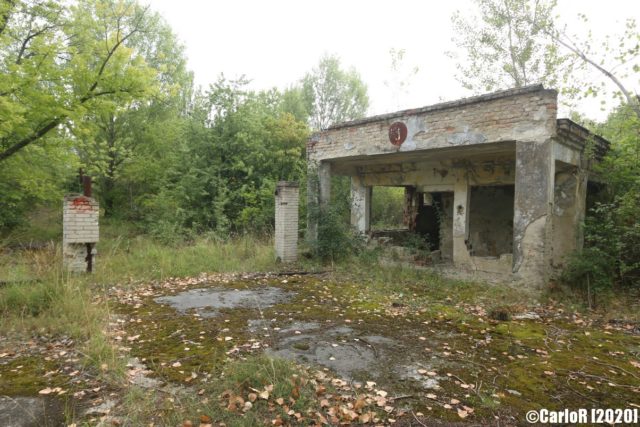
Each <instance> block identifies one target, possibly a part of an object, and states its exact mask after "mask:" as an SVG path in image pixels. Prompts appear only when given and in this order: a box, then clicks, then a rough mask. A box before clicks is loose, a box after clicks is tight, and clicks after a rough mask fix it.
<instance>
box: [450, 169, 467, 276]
mask: <svg viewBox="0 0 640 427" xmlns="http://www.w3.org/2000/svg"><path fill="white" fill-rule="evenodd" d="M470 197H471V190H470V188H469V181H468V177H467V174H466V172H465V171H462V170H458V171H456V182H455V183H454V185H453V262H454V263H455V264H458V265H467V266H468V265H470V264H471V257H470V255H469V251H468V250H467V240H468V238H469V200H470Z"/></svg>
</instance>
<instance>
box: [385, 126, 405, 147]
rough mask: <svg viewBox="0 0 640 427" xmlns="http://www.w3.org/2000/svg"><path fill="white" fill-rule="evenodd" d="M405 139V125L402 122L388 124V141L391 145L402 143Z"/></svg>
mask: <svg viewBox="0 0 640 427" xmlns="http://www.w3.org/2000/svg"><path fill="white" fill-rule="evenodd" d="M405 139H407V125H405V124H404V123H402V122H395V123H392V124H391V126H389V141H391V143H392V144H393V145H402V143H403V142H404V140H405Z"/></svg>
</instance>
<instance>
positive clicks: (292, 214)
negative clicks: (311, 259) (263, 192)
mask: <svg viewBox="0 0 640 427" xmlns="http://www.w3.org/2000/svg"><path fill="white" fill-rule="evenodd" d="M298 205H299V188H298V183H295V182H286V181H280V182H278V185H277V187H276V219H275V225H276V233H275V247H276V256H277V257H278V259H279V260H280V261H282V262H293V261H296V259H297V258H298Z"/></svg>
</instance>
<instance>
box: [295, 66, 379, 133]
mask: <svg viewBox="0 0 640 427" xmlns="http://www.w3.org/2000/svg"><path fill="white" fill-rule="evenodd" d="M302 90H303V93H304V96H305V100H306V103H307V111H308V112H309V116H310V118H309V126H310V127H311V128H312V129H314V130H323V129H326V128H328V127H329V126H331V125H332V124H335V123H340V122H344V121H347V120H354V119H358V118H361V117H363V116H364V115H365V113H366V111H367V108H369V97H368V95H367V86H366V85H365V84H364V83H363V81H362V79H361V78H360V75H359V74H358V73H357V71H355V70H354V69H351V70H349V71H345V70H343V69H342V68H341V67H340V59H339V58H338V57H337V56H324V57H323V58H322V59H321V60H320V63H319V64H318V66H317V67H315V68H314V69H313V70H312V71H311V72H309V73H307V74H306V75H305V76H304V78H303V79H302Z"/></svg>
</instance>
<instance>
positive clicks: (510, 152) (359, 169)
mask: <svg viewBox="0 0 640 427" xmlns="http://www.w3.org/2000/svg"><path fill="white" fill-rule="evenodd" d="M557 111H558V108H557V92H556V91H555V90H548V89H545V88H544V87H542V86H541V85H534V86H527V87H523V88H518V89H511V90H507V91H501V92H496V93H491V94H487V95H481V96H476V97H472V98H466V99H462V100H458V101H453V102H446V103H441V104H437V105H432V106H427V107H423V108H419V109H413V110H405V111H399V112H396V113H391V114H385V115H380V116H375V117H369V118H365V119H361V120H356V121H351V122H346V123H341V124H337V125H335V126H332V127H330V128H329V129H327V130H325V131H323V132H320V133H317V134H315V135H313V136H312V137H311V138H310V140H309V142H308V144H307V157H308V168H309V173H308V176H309V182H308V203H309V204H310V206H313V205H319V206H320V209H319V211H320V212H322V211H323V210H322V206H326V204H327V203H328V202H329V200H330V195H331V177H332V176H335V175H342V176H348V177H350V179H351V224H352V226H353V227H355V228H356V229H357V230H358V231H359V232H362V233H367V234H369V233H370V231H371V230H370V218H371V198H372V188H373V187H375V186H396V187H404V194H405V197H404V206H399V207H398V209H404V218H405V225H406V228H407V230H408V231H410V232H415V233H419V234H421V235H423V236H426V238H428V239H429V244H430V248H431V249H433V250H437V251H438V252H439V254H440V259H441V260H442V262H444V263H449V264H451V265H453V266H455V268H456V269H458V268H459V269H465V270H470V271H479V272H488V273H494V274H495V273H497V274H499V275H501V276H502V277H504V278H505V279H509V280H516V281H520V282H524V283H526V284H529V285H533V286H536V285H541V284H543V283H545V282H546V281H547V280H548V279H549V277H550V275H551V274H552V273H553V271H554V269H556V268H557V267H559V266H561V265H562V263H563V259H564V258H565V257H566V255H567V254H569V253H570V252H572V251H574V250H576V249H577V248H580V247H581V245H582V235H581V226H580V225H581V221H582V220H583V218H584V215H585V211H586V209H585V206H586V198H587V187H588V186H589V181H590V179H593V176H590V164H591V162H592V161H593V159H594V158H598V156H600V155H602V154H603V152H604V151H606V150H607V148H608V142H607V141H606V140H604V139H602V138H601V137H598V136H596V135H592V134H590V133H589V132H588V131H587V130H586V129H584V128H583V127H581V126H579V125H578V124H576V123H574V122H572V121H571V120H568V119H558V118H557ZM591 153H595V156H593V155H591ZM591 175H592V174H591ZM307 232H308V236H310V238H311V239H313V238H315V237H317V221H314V220H313V219H312V218H310V221H309V223H308V230H307Z"/></svg>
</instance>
